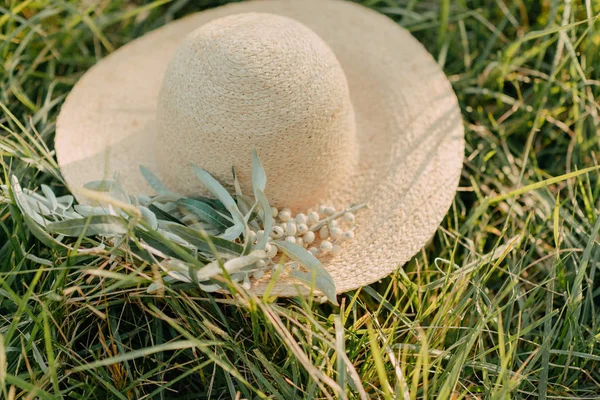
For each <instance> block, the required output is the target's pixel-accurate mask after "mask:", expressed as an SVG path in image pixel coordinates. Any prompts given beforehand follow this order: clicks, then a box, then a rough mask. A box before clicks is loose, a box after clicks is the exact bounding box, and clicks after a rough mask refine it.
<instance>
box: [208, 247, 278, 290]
mask: <svg viewBox="0 0 600 400" xmlns="http://www.w3.org/2000/svg"><path fill="white" fill-rule="evenodd" d="M263 258H267V253H265V251H264V250H255V251H253V252H252V253H250V254H248V255H247V256H241V257H237V258H234V259H231V260H227V261H225V262H224V263H223V268H224V269H225V271H227V273H229V274H232V273H234V272H237V271H239V270H241V269H242V268H244V267H246V266H248V265H252V264H255V263H256V262H257V261H258V260H262V259H263ZM222 272H223V270H222V269H221V266H220V265H219V262H218V261H213V262H211V263H210V264H207V265H205V266H204V267H203V268H201V269H200V270H199V271H198V272H197V273H196V278H197V279H198V281H200V282H201V281H205V280H208V279H210V278H213V277H214V276H216V275H220V274H221V273H222Z"/></svg>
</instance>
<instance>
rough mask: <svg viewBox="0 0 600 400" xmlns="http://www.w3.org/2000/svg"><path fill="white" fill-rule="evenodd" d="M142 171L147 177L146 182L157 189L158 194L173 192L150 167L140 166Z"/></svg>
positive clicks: (145, 177)
mask: <svg viewBox="0 0 600 400" xmlns="http://www.w3.org/2000/svg"><path fill="white" fill-rule="evenodd" d="M140 172H141V173H142V176H143V177H144V179H146V182H148V184H149V185H150V186H151V187H152V189H154V190H155V191H156V193H157V194H159V195H160V194H171V191H170V190H169V188H167V187H166V186H165V185H163V183H162V182H161V181H160V179H158V177H157V176H156V175H154V174H153V173H152V171H150V170H149V169H148V168H146V167H144V166H143V165H142V166H140Z"/></svg>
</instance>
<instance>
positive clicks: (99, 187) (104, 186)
mask: <svg viewBox="0 0 600 400" xmlns="http://www.w3.org/2000/svg"><path fill="white" fill-rule="evenodd" d="M115 184H116V182H115V181H113V180H112V179H106V180H99V181H91V182H88V183H86V184H85V185H83V187H84V188H86V189H90V190H93V191H95V192H103V193H108V192H110V191H111V189H112V187H113V186H114V185H115Z"/></svg>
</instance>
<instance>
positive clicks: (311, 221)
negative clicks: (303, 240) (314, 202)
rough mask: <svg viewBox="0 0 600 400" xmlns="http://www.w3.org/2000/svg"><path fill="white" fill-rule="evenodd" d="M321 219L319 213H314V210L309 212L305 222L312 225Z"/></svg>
mask: <svg viewBox="0 0 600 400" xmlns="http://www.w3.org/2000/svg"><path fill="white" fill-rule="evenodd" d="M320 219H321V217H319V214H318V213H316V212H315V211H313V212H311V213H309V214H308V218H307V221H306V222H307V223H308V225H314V224H316V223H317V222H319V220H320Z"/></svg>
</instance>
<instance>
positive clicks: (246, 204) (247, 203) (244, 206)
mask: <svg viewBox="0 0 600 400" xmlns="http://www.w3.org/2000/svg"><path fill="white" fill-rule="evenodd" d="M231 173H232V174H233V187H234V188H235V201H236V202H237V205H238V207H239V209H240V212H241V213H242V214H244V215H246V214H248V211H249V210H250V207H251V204H252V201H251V200H249V199H248V197H247V196H244V193H242V186H241V185H240V181H239V180H238V178H237V174H236V173H235V168H233V167H232V168H231Z"/></svg>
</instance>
